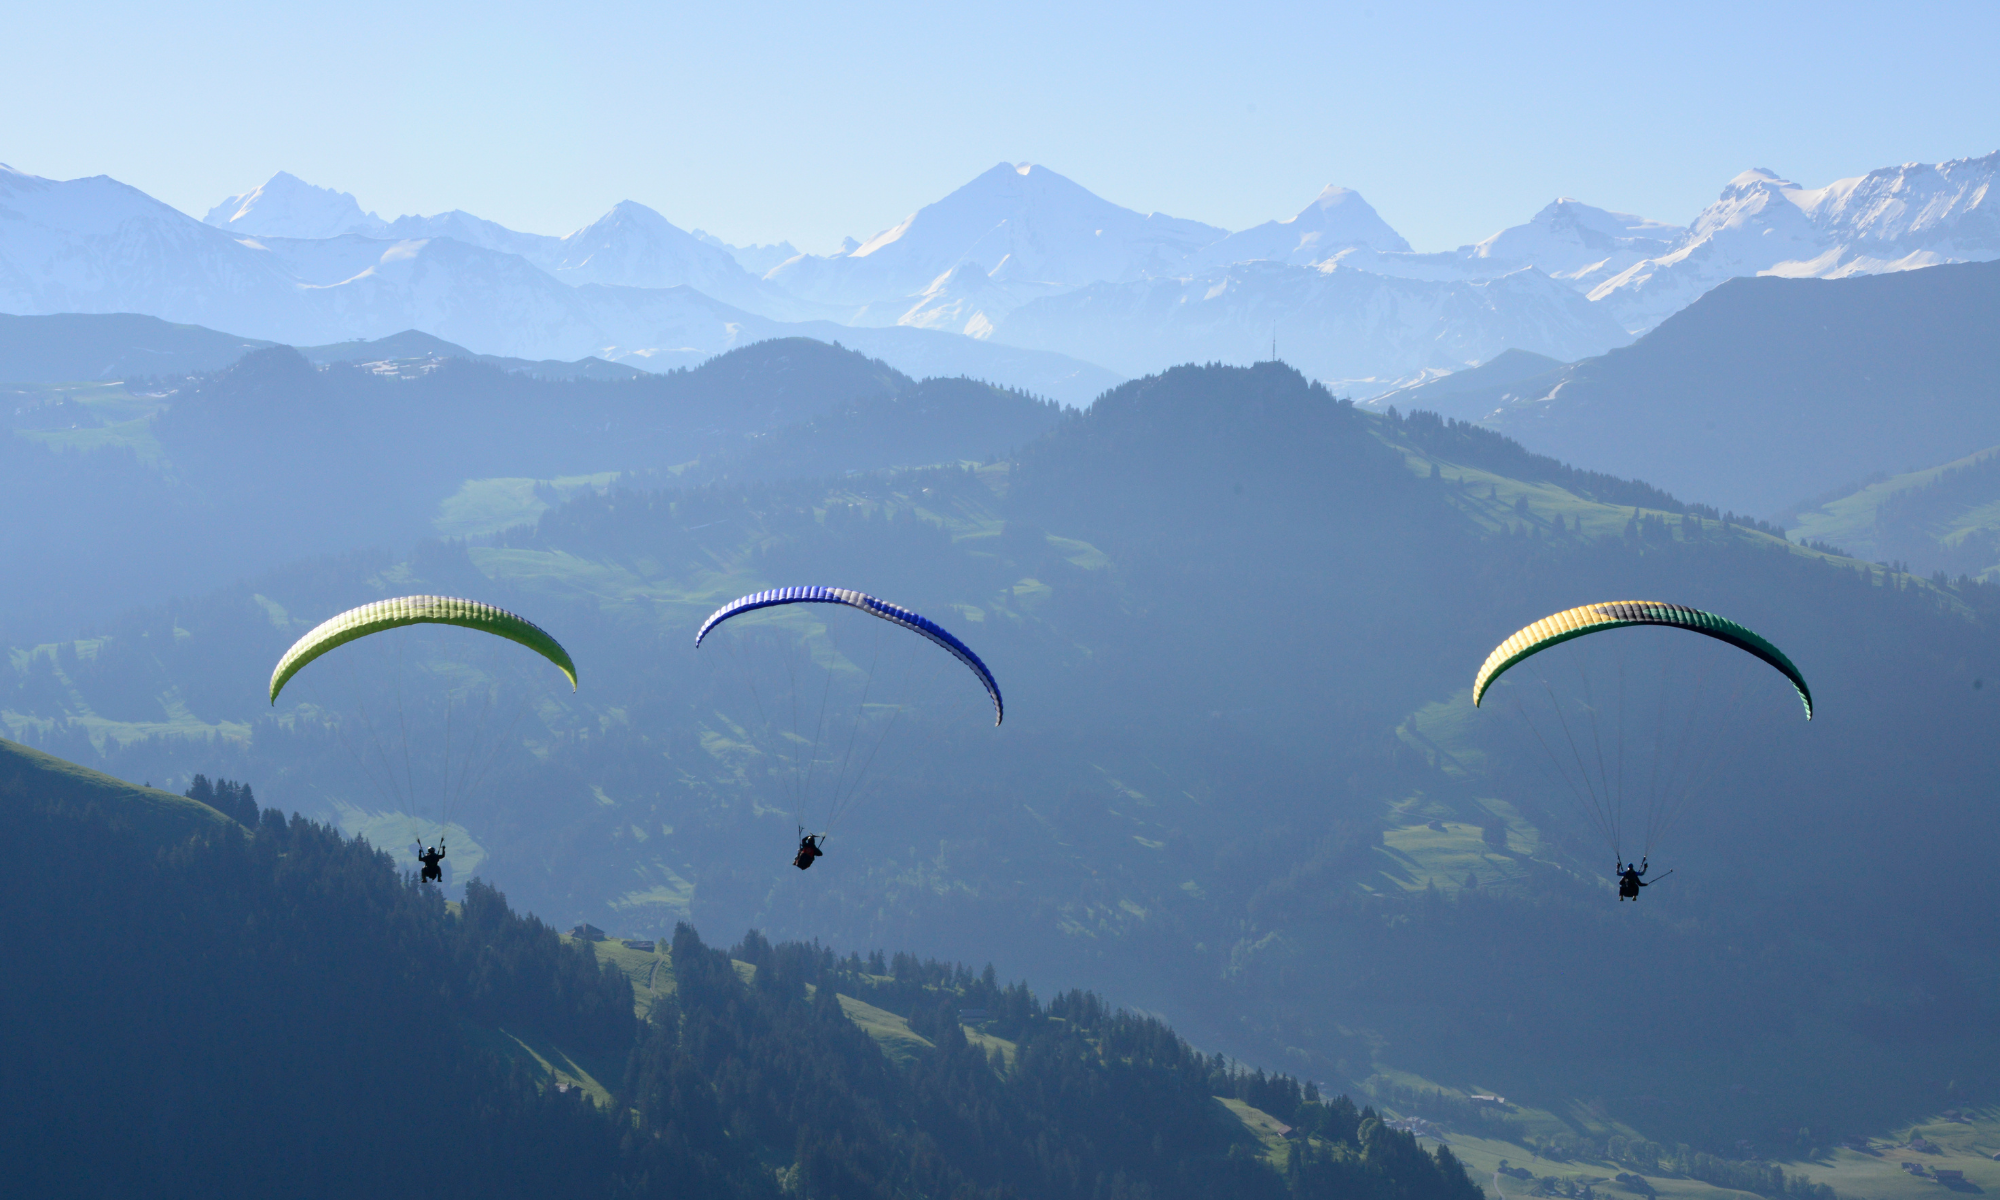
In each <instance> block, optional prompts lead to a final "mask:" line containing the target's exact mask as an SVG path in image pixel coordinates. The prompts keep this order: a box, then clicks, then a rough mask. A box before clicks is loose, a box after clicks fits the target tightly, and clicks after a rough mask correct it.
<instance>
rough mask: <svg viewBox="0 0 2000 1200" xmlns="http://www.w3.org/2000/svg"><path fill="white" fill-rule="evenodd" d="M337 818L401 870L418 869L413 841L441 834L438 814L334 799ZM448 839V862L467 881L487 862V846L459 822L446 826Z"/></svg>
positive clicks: (351, 834)
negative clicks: (415, 813) (420, 814)
mask: <svg viewBox="0 0 2000 1200" xmlns="http://www.w3.org/2000/svg"><path fill="white" fill-rule="evenodd" d="M334 813H335V820H336V821H337V822H338V823H339V825H340V831H341V832H342V833H345V834H346V835H347V836H349V837H354V838H365V839H367V841H368V844H369V845H371V846H373V847H375V848H376V849H377V850H381V851H383V852H385V853H387V854H388V855H389V857H391V858H393V859H395V860H396V866H397V867H398V868H400V869H401V870H405V871H414V870H416V869H417V865H418V864H417V857H416V855H415V854H413V853H411V852H410V843H411V842H412V841H413V840H421V841H429V840H431V839H433V838H436V837H437V836H438V835H439V830H438V826H437V818H436V817H434V816H433V817H428V818H426V817H416V816H412V815H410V814H409V813H406V812H397V811H394V810H391V809H366V808H359V807H356V806H355V805H352V804H345V803H342V802H341V801H338V800H336V801H334ZM443 836H444V842H445V845H446V847H447V848H448V850H449V853H448V854H447V855H446V857H445V862H446V863H447V864H448V865H449V866H450V867H451V878H452V879H453V880H455V881H463V880H467V879H470V878H472V877H473V876H474V875H476V874H478V872H479V866H480V864H481V863H483V862H485V861H486V848H485V847H483V846H481V845H480V844H479V843H478V842H477V841H475V840H474V839H473V836H472V833H471V831H470V830H468V829H466V827H465V826H463V825H460V824H459V823H458V822H456V821H452V822H449V823H447V824H446V825H445V827H444V831H443Z"/></svg>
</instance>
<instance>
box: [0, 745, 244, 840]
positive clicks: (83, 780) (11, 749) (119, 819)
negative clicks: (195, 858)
mask: <svg viewBox="0 0 2000 1200" xmlns="http://www.w3.org/2000/svg"><path fill="white" fill-rule="evenodd" d="M0 797H4V798H5V800H6V802H7V803H9V804H13V805H19V806H24V807H47V806H56V805H60V806H63V807H66V808H72V809H83V810H88V811H93V812H95V813H97V814H99V815H100V816H101V817H102V818H103V819H107V820H110V821H113V822H115V823H117V824H119V825H122V826H126V827H129V828H131V829H133V830H135V831H137V832H139V833H140V834H141V835H142V836H148V837H154V838H160V839H171V838H177V837H183V836H186V835H187V834H190V833H196V832H201V831H204V830H210V829H215V828H219V827H221V826H224V825H233V824H235V822H234V821H231V820H230V819H229V818H228V817H226V816H224V815H222V814H221V813H219V812H217V811H216V810H214V809H213V808H210V807H209V806H208V805H206V804H202V803H200V802H199V801H195V800H190V799H188V798H187V797H185V796H177V795H175V794H174V793H172V792H168V791H162V790H161V789H159V788H154V787H141V786H139V785H137V784H131V783H126V782H125V781H124V780H122V779H114V778H112V777H111V776H109V775H106V774H104V773H103V772H102V771H93V770H91V769H90V768H89V767H82V766H78V765H77V764H75V763H73V762H69V761H66V760H64V759H61V758H57V757H56V756H55V755H53V754H46V753H44V752H42V751H40V750H36V749H34V748H33V747H30V746H23V745H21V744H20V743H19V742H10V741H8V740H6V739H5V738H0Z"/></svg>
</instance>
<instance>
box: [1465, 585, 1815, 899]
mask: <svg viewBox="0 0 2000 1200" xmlns="http://www.w3.org/2000/svg"><path fill="white" fill-rule="evenodd" d="M1634 627H1650V628H1653V629H1656V630H1659V631H1661V632H1662V633H1663V635H1664V636H1662V637H1659V638H1657V639H1653V641H1652V645H1651V646H1650V649H1651V650H1652V651H1653V652H1654V654H1653V656H1652V657H1651V658H1650V659H1645V658H1643V657H1642V656H1641V655H1640V654H1638V653H1637V652H1638V651H1641V650H1644V649H1647V648H1648V647H1645V646H1642V645H1639V644H1637V643H1635V642H1633V641H1631V640H1630V639H1631V638H1632V637H1633V636H1635V635H1621V637H1620V638H1614V639H1606V642H1608V643H1612V645H1611V648H1610V649H1609V650H1608V651H1606V652H1604V653H1601V654H1599V653H1595V652H1593V651H1592V650H1591V647H1593V646H1599V645H1601V643H1598V642H1597V640H1596V639H1595V638H1594V637H1591V635H1596V634H1600V633H1604V632H1607V631H1610V630H1617V629H1630V628H1634ZM1681 632H1685V633H1694V634H1700V635H1702V636H1703V637H1705V638H1708V639H1713V641H1714V642H1719V643H1722V645H1723V646H1726V647H1728V648H1729V649H1728V650H1722V649H1717V650H1716V651H1715V652H1714V653H1713V654H1709V653H1706V652H1703V651H1701V650H1700V648H1699V646H1690V645H1688V644H1686V643H1685V642H1683V641H1681V640H1680V639H1679V638H1678V636H1677V634H1678V633H1681ZM1578 639H1587V642H1586V643H1578ZM1646 640H1647V639H1643V638H1642V639H1639V641H1640V642H1644V641H1646ZM1564 643H1572V645H1571V647H1570V650H1569V653H1568V654H1567V656H1566V657H1567V659H1568V660H1569V661H1568V662H1567V664H1566V665H1568V666H1570V667H1572V668H1573V670H1572V671H1567V672H1562V673H1561V674H1559V675H1558V676H1556V677H1555V678H1553V679H1552V678H1551V677H1550V676H1545V675H1543V674H1542V673H1541V672H1540V671H1539V670H1536V669H1535V668H1534V667H1533V666H1532V665H1530V666H1529V668H1528V669H1529V670H1530V671H1531V673H1532V674H1533V675H1534V677H1535V683H1536V684H1537V685H1538V688H1530V689H1526V690H1525V691H1522V692H1516V693H1515V695H1514V699H1515V700H1516V701H1517V703H1516V705H1515V708H1516V709H1517V711H1518V712H1519V713H1520V715H1521V717H1522V720H1523V721H1524V723H1525V724H1526V726H1527V730H1528V732H1529V733H1531V734H1532V735H1533V738H1534V740H1535V742H1537V743H1538V744H1539V745H1540V747H1541V749H1542V751H1543V752H1544V754H1545V755H1546V757H1547V760H1548V765H1549V767H1550V768H1551V774H1552V775H1553V776H1554V777H1555V779H1556V780H1558V781H1559V782H1560V784H1561V785H1562V786H1563V787H1564V788H1565V789H1567V790H1568V791H1569V792H1570V793H1571V794H1572V796H1573V797H1574V798H1575V799H1576V801H1577V803H1578V805H1579V807H1580V808H1581V809H1582V810H1583V811H1584V813H1585V815H1586V816H1588V817H1589V818H1590V819H1591V821H1592V823H1593V824H1595V825H1596V827H1597V829H1598V832H1599V833H1600V834H1601V835H1602V836H1603V837H1604V839H1605V841H1606V843H1607V844H1608V848H1609V849H1610V850H1611V851H1612V852H1613V854H1614V855H1615V856H1616V858H1615V861H1616V863H1617V867H1616V870H1615V871H1614V873H1613V878H1614V880H1615V881H1616V883H1617V888H1618V898H1619V899H1620V900H1635V901H1636V900H1637V899H1638V898H1639V894H1640V889H1642V888H1646V887H1651V886H1652V885H1654V884H1656V883H1659V882H1660V881H1661V880H1663V879H1665V878H1666V875H1658V876H1655V877H1653V878H1651V879H1647V878H1644V876H1645V875H1646V873H1647V871H1648V869H1649V867H1650V858H1649V856H1650V854H1651V852H1652V850H1653V849H1655V847H1656V845H1657V843H1658V841H1659V839H1661V838H1662V837H1664V836H1665V835H1666V834H1667V832H1668V831H1669V829H1670V828H1671V827H1672V825H1673V823H1674V822H1675V820H1676V819H1677V818H1678V816H1679V813H1680V811H1681V808H1682V806H1683V805H1684V804H1685V802H1686V801H1687V800H1688V799H1689V797H1691V796H1693V795H1695V794H1697V793H1699V792H1701V791H1703V790H1704V789H1705V787H1706V785H1707V783H1708V782H1709V781H1710V780H1712V779H1714V778H1715V777H1716V775H1717V774H1718V773H1719V772H1720V771H1721V770H1722V769H1723V766H1724V764H1725V763H1728V762H1732V761H1734V760H1735V759H1736V758H1737V757H1738V756H1740V755H1741V754H1742V753H1743V751H1744V750H1745V749H1747V748H1749V747H1752V746H1763V745H1768V741H1760V739H1759V738H1758V737H1756V736H1755V735H1754V731H1753V728H1752V727H1753V725H1754V724H1755V722H1756V721H1757V720H1758V719H1760V718H1768V715H1769V714H1768V711H1767V710H1768V705H1765V706H1763V707H1760V702H1759V700H1758V699H1757V692H1758V677H1759V676H1760V675H1761V676H1762V678H1769V676H1768V674H1764V673H1763V667H1762V666H1758V665H1756V664H1757V663H1760V662H1761V663H1762V664H1764V665H1765V666H1769V667H1770V668H1772V669H1773V670H1775V671H1777V672H1778V674H1780V675H1782V676H1783V677H1784V678H1785V680H1786V681H1787V682H1789V683H1790V684H1791V687H1792V689H1793V691H1794V692H1795V693H1796V695H1797V696H1798V699H1799V702H1800V703H1801V704H1802V705H1803V706H1804V708H1805V716H1806V719H1807V720H1808V721H1810V720H1811V719H1812V716H1813V698H1812V689H1811V688H1810V687H1808V686H1807V684H1806V679H1805V675H1804V674H1803V673H1802V672H1800V670H1799V669H1798V667H1797V666H1796V665H1795V664H1794V663H1793V662H1792V660H1791V659H1790V658H1789V657H1788V656H1787V655H1786V654H1785V653H1784V652H1783V651H1782V650H1780V649H1778V647H1777V646H1776V645H1774V644H1772V643H1771V642H1770V641H1769V640H1768V639H1766V638H1765V637H1763V636H1762V635H1761V634H1758V633H1756V632H1755V631H1753V630H1751V629H1749V628H1747V627H1745V626H1743V625H1740V624H1737V623H1736V622H1734V621H1731V620H1729V619H1727V618H1725V617H1720V616H1717V615H1716V614H1714V613H1710V612H1703V611H1702V610H1700V609H1696V608H1689V607H1686V606H1685V605H1679V604H1666V603H1661V602H1658V601H1651V600H1614V601H1609V602H1605V603H1600V604H1586V605H1583V606H1581V607H1578V608H1571V609H1566V610H1564V611H1562V612H1558V613H1553V614H1551V615H1549V616H1546V617H1543V618H1542V619H1541V620H1539V621H1536V622H1534V623H1532V624H1530V625H1528V626H1526V627H1525V628H1522V629H1520V630H1518V631H1516V632H1515V633H1514V634H1513V635H1512V636H1511V637H1509V638H1507V639H1506V640H1505V641H1503V642H1501V643H1500V644H1499V645H1498V646H1496V647H1494V649H1493V652H1492V653H1491V654H1488V655H1487V656H1486V661H1485V662H1484V663H1483V664H1481V666H1480V668H1479V671H1478V673H1477V674H1476V675H1475V676H1474V678H1473V683H1472V703H1473V705H1474V706H1475V707H1478V706H1480V705H1481V704H1482V702H1483V701H1484V700H1485V699H1486V698H1487V696H1488V694H1489V692H1490V691H1491V689H1492V688H1493V687H1494V686H1495V685H1496V684H1497V683H1499V682H1500V679H1501V677H1502V676H1503V675H1504V674H1505V673H1506V672H1507V671H1509V670H1510V669H1511V668H1513V667H1516V666H1519V665H1522V664H1524V663H1530V660H1533V659H1534V658H1535V656H1536V655H1539V654H1542V653H1543V652H1545V651H1548V650H1550V649H1552V648H1554V647H1556V646H1560V645H1563V644H1564ZM1737 651H1740V652H1741V654H1740V655H1739V654H1736V653H1735V652H1737ZM1744 656H1748V657H1744ZM1742 663H1749V664H1750V665H1749V666H1748V667H1747V668H1742V667H1740V666H1739V664H1742ZM1564 676H1573V678H1564ZM1725 679H1726V680H1727V685H1728V686H1726V688H1725V687H1723V686H1721V685H1724V683H1725ZM1719 690H1725V691H1726V694H1724V695H1718V694H1716V693H1717V692H1718V691H1719ZM1766 690H1767V691H1768V689H1766ZM1538 693H1539V694H1538ZM1628 807H1629V808H1633V809H1639V810H1643V811H1642V814H1635V815H1643V846H1642V853H1641V854H1640V857H1639V858H1638V860H1637V861H1631V860H1628V859H1627V858H1626V856H1625V849H1624V840H1625V837H1626V835H1627V832H1628V831H1627V828H1626V815H1627V809H1628ZM1672 873H1673V872H1671V871H1669V872H1667V873H1666V874H1667V875H1671V874H1672Z"/></svg>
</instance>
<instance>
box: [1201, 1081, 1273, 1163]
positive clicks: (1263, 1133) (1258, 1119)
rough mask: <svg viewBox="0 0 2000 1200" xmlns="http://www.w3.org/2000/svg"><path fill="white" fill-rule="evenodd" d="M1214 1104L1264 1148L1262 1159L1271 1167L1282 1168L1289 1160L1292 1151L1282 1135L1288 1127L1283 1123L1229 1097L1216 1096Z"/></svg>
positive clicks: (1260, 1110) (1268, 1114)
mask: <svg viewBox="0 0 2000 1200" xmlns="http://www.w3.org/2000/svg"><path fill="white" fill-rule="evenodd" d="M1215 1102H1216V1103H1217V1104H1219V1105H1221V1106H1222V1107H1223V1109H1224V1110H1225V1111H1227V1112H1228V1114H1229V1115H1230V1117H1232V1118H1234V1119H1235V1121H1236V1122H1237V1123H1238V1124H1240V1125H1242V1126H1243V1129H1244V1131H1245V1132H1246V1133H1248V1134H1249V1135H1250V1136H1251V1137H1253V1138H1256V1139H1257V1142H1258V1144H1259V1145H1261V1146H1263V1147H1264V1157H1265V1158H1266V1159H1269V1160H1270V1161H1271V1162H1272V1164H1273V1165H1275V1166H1278V1167H1283V1166H1284V1165H1285V1164H1286V1163H1287V1162H1288V1161H1289V1160H1290V1157H1291V1153H1292V1151H1291V1147H1290V1146H1289V1145H1288V1144H1287V1143H1286V1141H1285V1134H1284V1131H1285V1130H1286V1129H1287V1128H1289V1126H1287V1125H1286V1124H1285V1123H1284V1122H1283V1121H1280V1120H1279V1119H1278V1118H1276V1117H1274V1116H1272V1115H1271V1114H1270V1113H1267V1112H1265V1111H1264V1110H1263V1109H1261V1108H1252V1107H1251V1106H1250V1105H1248V1104H1245V1103H1243V1101H1241V1100H1238V1099H1236V1098H1234V1097H1231V1096H1217V1097H1215Z"/></svg>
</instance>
